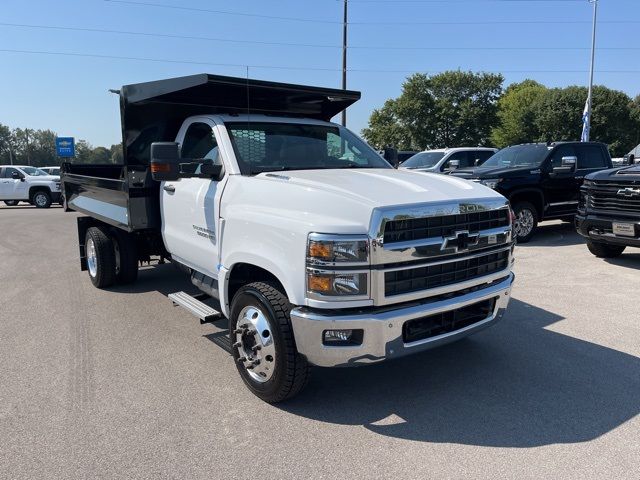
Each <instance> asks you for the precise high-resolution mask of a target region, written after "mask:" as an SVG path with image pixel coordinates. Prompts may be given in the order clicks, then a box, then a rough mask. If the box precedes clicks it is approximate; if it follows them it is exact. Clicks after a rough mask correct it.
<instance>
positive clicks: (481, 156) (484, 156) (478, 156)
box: [472, 150, 494, 165]
mask: <svg viewBox="0 0 640 480" xmlns="http://www.w3.org/2000/svg"><path fill="white" fill-rule="evenodd" d="M493 153H494V152H492V151H491V150H477V151H476V152H475V155H473V162H472V165H475V163H476V160H477V162H478V165H482V164H483V163H484V162H486V161H487V160H489V158H490V157H492V156H493Z"/></svg>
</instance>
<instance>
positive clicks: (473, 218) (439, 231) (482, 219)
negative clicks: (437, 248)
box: [384, 208, 509, 244]
mask: <svg viewBox="0 0 640 480" xmlns="http://www.w3.org/2000/svg"><path fill="white" fill-rule="evenodd" d="M507 226H509V210H508V209H506V208H501V209H498V210H489V211H485V212H475V213H462V214H458V215H444V216H439V217H426V218H409V219H402V220H391V221H388V222H387V223H386V225H385V228H384V243H385V244H389V243H397V242H408V241H412V240H422V239H426V238H434V237H435V238H437V237H448V236H449V235H451V234H453V233H454V232H457V231H461V230H465V231H468V232H469V233H477V232H480V231H482V230H489V229H493V228H500V227H507Z"/></svg>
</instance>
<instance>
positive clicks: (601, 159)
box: [578, 145, 607, 169]
mask: <svg viewBox="0 0 640 480" xmlns="http://www.w3.org/2000/svg"><path fill="white" fill-rule="evenodd" d="M606 166H607V160H606V159H605V156H604V152H603V151H602V148H600V147H599V146H597V145H580V146H578V168H579V169H580V168H601V167H606Z"/></svg>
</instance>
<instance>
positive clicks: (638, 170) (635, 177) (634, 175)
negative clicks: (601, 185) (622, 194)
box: [586, 165, 640, 184]
mask: <svg viewBox="0 0 640 480" xmlns="http://www.w3.org/2000/svg"><path fill="white" fill-rule="evenodd" d="M586 178H588V179H589V180H608V181H621V182H630V183H633V184H635V183H639V184H640V165H631V166H626V167H622V168H614V169H612V170H601V171H599V172H594V173H591V174H589V175H587V177H586Z"/></svg>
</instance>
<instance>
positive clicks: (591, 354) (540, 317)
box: [279, 300, 640, 448]
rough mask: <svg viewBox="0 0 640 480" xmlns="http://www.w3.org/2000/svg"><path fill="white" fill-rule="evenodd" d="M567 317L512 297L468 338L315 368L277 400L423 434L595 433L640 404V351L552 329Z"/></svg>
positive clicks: (376, 428) (519, 439)
mask: <svg viewBox="0 0 640 480" xmlns="http://www.w3.org/2000/svg"><path fill="white" fill-rule="evenodd" d="M559 320H562V317H560V316H559V315H556V314H554V313H552V312H549V311H546V310H543V309H540V308H537V307H534V306H532V305H529V304H527V303H524V302H521V301H518V300H512V303H511V304H510V306H509V310H508V314H507V316H506V317H505V319H504V320H503V321H502V322H501V323H499V324H497V325H496V326H494V327H493V328H490V329H488V330H486V331H484V332H481V333H479V334H477V335H476V336H474V337H471V338H468V339H466V340H463V341H461V342H458V343H454V344H451V345H448V346H446V347H442V348H439V349H434V350H431V351H428V352H424V353H422V354H418V355H414V356H411V357H405V358H403V359H399V360H396V361H392V362H387V363H383V364H379V365H374V366H369V367H362V368H354V369H320V368H317V369H315V371H314V375H313V376H312V381H311V383H310V385H309V386H308V387H307V389H306V390H305V391H303V392H302V394H301V395H300V396H298V397H296V398H294V399H292V400H290V401H289V402H287V403H284V404H281V405H279V408H282V409H283V410H285V411H288V412H290V413H292V414H295V415H300V416H303V417H307V418H311V419H314V420H319V421H322V422H329V423H335V424H344V425H363V426H364V427H365V428H367V429H368V430H370V431H372V432H375V433H378V434H380V435H386V436H389V437H394V438H402V439H408V440H414V441H422V442H438V443H457V444H467V445H478V446H492V447H517V448H527V447H534V446H541V445H550V444H554V443H575V442H585V441H589V440H592V439H594V438H597V437H599V436H601V435H603V434H605V433H607V432H609V431H611V430H613V429H614V428H616V427H618V426H619V425H621V424H623V423H624V422H626V421H628V420H630V419H631V418H633V417H634V416H635V415H637V414H638V412H639V411H640V400H639V393H640V375H638V372H640V359H639V358H637V357H634V356H632V355H629V354H626V353H622V352H619V351H616V350H612V349H610V348H606V347H603V346H600V345H597V344H594V343H590V342H586V341H583V340H579V339H576V338H573V337H569V336H566V335H562V334H559V333H556V332H553V331H551V330H547V329H546V327H548V326H549V325H551V324H553V323H555V322H557V321H559Z"/></svg>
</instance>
